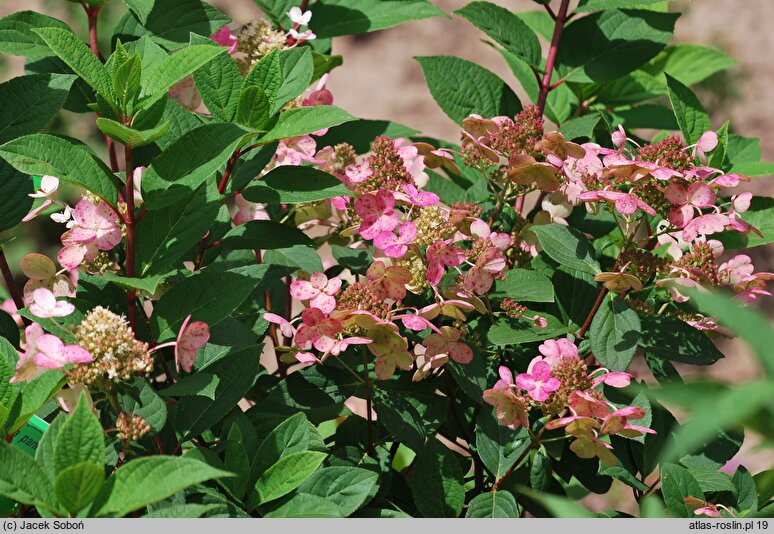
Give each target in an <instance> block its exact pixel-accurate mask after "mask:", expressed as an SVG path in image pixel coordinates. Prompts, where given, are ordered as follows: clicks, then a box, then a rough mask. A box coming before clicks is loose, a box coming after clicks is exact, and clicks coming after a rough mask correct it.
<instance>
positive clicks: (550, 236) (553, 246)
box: [532, 223, 602, 275]
mask: <svg viewBox="0 0 774 534" xmlns="http://www.w3.org/2000/svg"><path fill="white" fill-rule="evenodd" d="M532 231H533V232H535V234H536V235H537V238H538V241H539V242H540V246H541V247H543V250H544V251H545V253H546V254H548V255H549V256H550V257H551V259H553V260H554V261H556V262H557V263H559V264H560V265H562V266H564V267H567V268H570V269H574V270H576V271H581V272H584V273H588V274H592V275H596V274H599V273H601V272H602V269H601V268H600V267H599V262H597V260H596V258H595V257H594V248H593V247H592V246H591V244H590V243H589V242H588V240H587V239H586V238H585V237H583V234H581V233H580V232H579V231H578V230H576V229H574V228H569V227H567V226H564V225H561V224H556V223H552V224H545V225H535V226H533V227H532Z"/></svg>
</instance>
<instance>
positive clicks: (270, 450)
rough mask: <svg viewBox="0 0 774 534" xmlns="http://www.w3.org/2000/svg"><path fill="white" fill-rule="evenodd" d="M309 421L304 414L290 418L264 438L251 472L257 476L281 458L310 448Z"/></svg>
mask: <svg viewBox="0 0 774 534" xmlns="http://www.w3.org/2000/svg"><path fill="white" fill-rule="evenodd" d="M309 427H310V425H309V421H308V420H307V418H306V416H305V415H304V414H303V412H299V413H297V414H295V415H293V416H291V417H288V418H287V419H285V420H284V421H282V422H281V423H280V424H279V425H277V426H276V427H275V428H274V429H273V430H272V431H271V432H270V433H269V435H268V436H266V437H265V438H264V440H263V441H262V442H261V445H260V446H259V447H258V450H257V451H256V453H255V458H254V459H253V464H252V467H251V471H252V472H253V473H254V474H255V475H256V477H257V476H259V475H260V474H262V473H263V472H264V471H266V470H267V469H268V468H269V467H271V466H272V465H274V464H275V463H277V462H278V461H279V460H280V459H281V458H283V457H284V456H287V455H289V454H293V453H294V452H301V451H305V450H307V449H308V448H309Z"/></svg>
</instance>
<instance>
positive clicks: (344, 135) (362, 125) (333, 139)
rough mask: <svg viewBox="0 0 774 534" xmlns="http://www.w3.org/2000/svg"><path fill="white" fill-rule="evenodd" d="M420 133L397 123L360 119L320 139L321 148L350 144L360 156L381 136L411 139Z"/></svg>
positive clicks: (336, 128) (331, 130) (335, 128)
mask: <svg viewBox="0 0 774 534" xmlns="http://www.w3.org/2000/svg"><path fill="white" fill-rule="evenodd" d="M418 133H419V131H417V130H415V129H413V128H409V127H408V126H404V125H402V124H399V123H397V122H389V121H374V120H365V119H358V120H355V121H352V122H347V123H345V124H342V125H341V126H334V127H333V128H330V129H329V130H328V133H326V134H325V135H323V136H321V137H319V138H318V144H319V145H320V146H336V145H338V144H340V143H349V144H350V145H352V148H354V149H355V152H357V153H358V154H360V153H365V152H368V151H370V149H371V142H372V141H373V140H374V139H376V138H377V137H379V136H380V135H386V136H387V137H392V138H393V139H396V138H398V137H411V136H413V135H416V134H418Z"/></svg>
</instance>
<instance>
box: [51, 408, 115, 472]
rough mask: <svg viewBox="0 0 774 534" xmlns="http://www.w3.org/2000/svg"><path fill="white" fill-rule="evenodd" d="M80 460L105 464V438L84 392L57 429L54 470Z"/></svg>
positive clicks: (77, 462) (74, 463) (64, 467)
mask: <svg viewBox="0 0 774 534" xmlns="http://www.w3.org/2000/svg"><path fill="white" fill-rule="evenodd" d="M81 462H92V463H94V464H96V465H98V466H99V465H103V464H104V463H105V439H104V437H103V435H102V425H100V424H99V420H98V419H97V417H96V416H95V415H94V414H93V413H92V411H91V408H90V407H89V403H88V402H87V400H86V396H85V394H83V395H81V398H80V399H79V401H78V406H77V407H76V408H75V410H74V411H73V413H72V415H70V416H68V417H67V420H66V421H65V422H64V424H63V425H62V427H61V429H60V430H59V434H58V435H57V438H56V445H55V448H54V464H55V465H56V470H57V472H61V471H63V470H64V469H66V468H68V467H71V466H73V465H76V464H79V463H81Z"/></svg>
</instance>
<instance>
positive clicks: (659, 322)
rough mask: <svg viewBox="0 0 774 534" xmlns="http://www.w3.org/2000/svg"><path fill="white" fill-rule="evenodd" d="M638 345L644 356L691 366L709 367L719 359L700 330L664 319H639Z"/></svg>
mask: <svg viewBox="0 0 774 534" xmlns="http://www.w3.org/2000/svg"><path fill="white" fill-rule="evenodd" d="M641 322H642V337H641V339H640V341H639V345H640V346H641V347H643V348H644V349H645V352H648V353H651V354H654V355H656V356H658V357H660V358H666V359H668V360H672V361H676V362H683V363H690V364H692V365H712V364H713V363H715V362H716V361H718V360H719V359H721V358H723V353H721V352H720V351H719V350H718V349H717V347H715V344H714V343H713V342H712V341H711V340H710V338H709V337H707V335H706V334H705V333H704V332H702V331H701V330H697V329H696V328H693V327H692V326H690V325H688V324H686V323H685V322H683V321H680V320H679V319H674V318H671V317H669V316H666V315H659V316H654V315H645V316H643V317H642V321H641Z"/></svg>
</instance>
